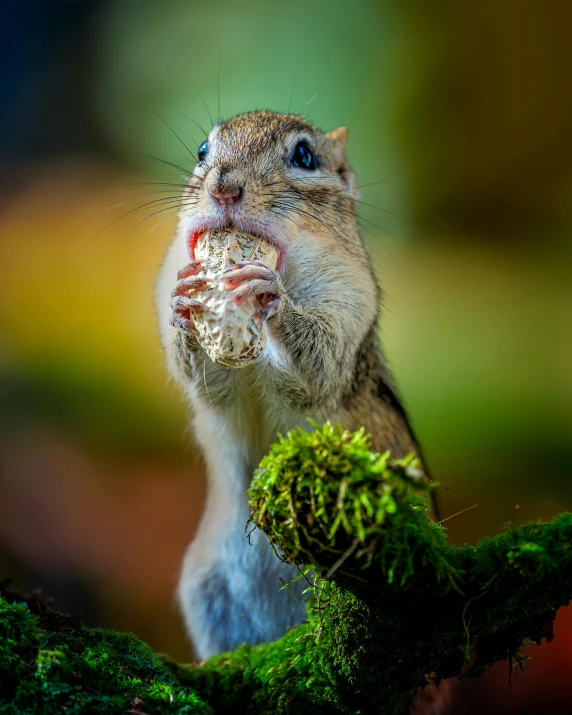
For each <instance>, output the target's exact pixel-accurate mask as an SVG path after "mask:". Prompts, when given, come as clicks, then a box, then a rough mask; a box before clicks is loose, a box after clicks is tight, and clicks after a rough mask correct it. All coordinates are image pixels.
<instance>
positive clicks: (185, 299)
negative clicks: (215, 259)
mask: <svg viewBox="0 0 572 715" xmlns="http://www.w3.org/2000/svg"><path fill="white" fill-rule="evenodd" d="M201 268H202V263H201V261H191V263H189V265H187V266H185V268H183V269H182V270H180V271H179V272H178V274H177V283H176V285H175V288H174V289H173V291H172V292H171V308H172V310H173V313H172V314H171V318H170V321H169V322H170V323H171V325H173V326H174V327H175V328H180V329H181V330H184V331H185V332H187V333H191V334H192V335H195V336H196V335H197V329H196V326H195V324H194V322H193V319H192V318H191V310H193V312H202V311H204V310H206V306H205V305H204V304H203V303H201V302H200V301H198V300H196V299H195V298H194V293H195V292H196V291H202V290H206V288H207V287H208V285H209V280H208V279H207V278H203V277H202V276H199V275H198V273H199V272H200V270H201Z"/></svg>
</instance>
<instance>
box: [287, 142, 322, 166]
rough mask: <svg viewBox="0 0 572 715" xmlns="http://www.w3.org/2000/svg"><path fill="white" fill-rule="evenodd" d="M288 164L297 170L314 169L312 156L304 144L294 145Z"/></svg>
mask: <svg viewBox="0 0 572 715" xmlns="http://www.w3.org/2000/svg"><path fill="white" fill-rule="evenodd" d="M290 163H291V164H292V166H297V167H298V168H299V169H308V170H309V171H312V170H314V169H315V168H316V160H315V158H314V154H313V153H312V150H311V149H310V147H309V146H308V145H307V144H306V142H298V144H296V147H295V148H294V153H293V154H292V158H291V159H290Z"/></svg>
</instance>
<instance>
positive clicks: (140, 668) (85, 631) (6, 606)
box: [0, 598, 212, 715]
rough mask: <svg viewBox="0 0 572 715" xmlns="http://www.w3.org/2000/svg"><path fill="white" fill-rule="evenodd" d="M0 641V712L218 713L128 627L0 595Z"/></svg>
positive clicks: (35, 714)
mask: <svg viewBox="0 0 572 715" xmlns="http://www.w3.org/2000/svg"><path fill="white" fill-rule="evenodd" d="M0 643H1V647H0V713H7V714H8V713H9V714H10V715H16V714H17V715H27V714H28V713H29V714H30V715H44V714H45V715H51V714H52V713H58V714H59V713H82V714H83V713H109V714H112V713H125V712H127V711H131V710H133V709H136V708H138V709H139V710H140V711H141V712H145V713H148V715H153V714H154V713H173V714H174V713H177V714H181V715H182V713H188V715H207V714H209V713H211V712H212V711H211V709H210V708H209V707H207V706H206V705H205V704H204V703H203V701H202V700H201V699H200V698H199V697H198V696H197V695H196V694H195V692H194V691H193V690H190V689H189V688H185V687H183V686H181V685H180V683H179V682H178V681H177V680H176V678H174V677H173V674H172V673H171V672H170V671H169V670H168V669H167V668H166V667H165V665H164V664H163V663H162V662H161V661H160V660H159V659H158V658H157V656H156V655H155V654H154V653H153V652H152V651H151V649H150V648H149V647H148V646H147V645H145V644H144V643H142V642H141V641H139V640H138V639H137V638H135V636H132V635H131V634H128V633H117V632H115V631H106V630H102V629H98V628H96V629H90V628H86V627H85V626H83V625H82V624H81V622H80V621H79V619H77V618H74V617H72V616H66V615H64V614H60V613H57V612H56V611H52V610H50V609H43V610H42V612H41V613H40V615H39V616H34V615H32V614H31V613H30V611H29V609H28V606H27V604H26V603H8V602H7V601H6V600H4V599H2V598H0Z"/></svg>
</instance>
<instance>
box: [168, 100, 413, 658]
mask: <svg viewBox="0 0 572 715" xmlns="http://www.w3.org/2000/svg"><path fill="white" fill-rule="evenodd" d="M346 140H347V129H346V128H345V127H340V128H339V129H336V130H335V131H332V132H329V133H323V132H321V131H319V130H318V129H316V127H314V126H312V125H311V124H310V123H308V122H307V121H306V120H305V119H303V118H302V117H300V116H295V115H292V114H277V113H274V112H270V111H255V112H250V113H247V114H243V115H241V116H238V117H236V118H233V119H230V120H228V121H224V122H221V123H220V124H217V125H216V126H214V127H213V129H212V131H211V132H210V134H209V136H208V139H207V140H206V141H205V142H204V143H203V144H202V145H201V146H200V147H199V150H198V164H197V166H196V169H195V171H194V174H193V176H192V177H191V178H190V180H189V182H188V186H187V188H186V190H185V193H184V196H183V199H182V203H181V209H180V212H179V227H178V231H177V234H176V237H175V239H174V240H173V242H172V244H171V246H170V248H169V250H168V254H167V257H166V260H165V262H164V265H163V267H162V269H161V272H160V278H159V284H158V309H159V317H160V329H161V334H162V340H163V343H164V346H165V349H166V355H167V360H168V366H169V369H170V372H171V374H172V375H173V376H174V377H175V379H176V380H177V381H178V382H179V383H180V384H181V385H182V387H183V389H184V391H185V393H186V395H187V397H188V398H189V400H190V403H191V405H192V408H193V409H192V412H193V416H192V425H193V428H194V434H195V436H196V439H197V441H198V444H199V446H200V448H201V450H202V452H203V454H204V457H205V460H206V465H207V471H208V495H207V502H206V508H205V511H204V515H203V518H202V520H201V522H200V526H199V528H198V532H197V534H196V536H195V538H194V540H193V541H192V543H191V545H190V546H189V548H188V551H187V553H186V556H185V559H184V563H183V567H182V573H181V577H180V582H179V586H178V599H179V602H180V606H181V609H182V612H183V615H184V619H185V621H186V625H187V629H188V632H189V634H190V636H191V639H192V642H193V644H194V648H195V651H196V654H197V655H198V657H199V658H201V659H204V658H207V657H209V656H211V655H214V654H216V653H220V652H223V651H226V650H230V649H234V648H235V647H236V646H238V645H239V644H241V643H245V642H246V643H249V644H255V643H259V642H265V641H270V640H274V639H276V638H278V637H280V636H281V635H283V634H284V632H285V631H286V630H287V628H288V627H289V626H294V625H297V624H298V623H300V622H301V621H302V620H303V619H304V617H305V610H304V605H303V600H304V598H303V595H302V592H303V590H304V588H305V586H306V584H305V583H304V582H303V580H302V581H297V582H294V583H292V584H290V585H289V587H288V588H286V589H283V590H282V586H283V584H284V583H285V582H288V581H290V580H291V579H292V578H293V577H294V576H295V575H296V573H297V572H296V570H295V569H294V568H293V567H291V566H290V565H287V564H284V563H282V562H281V561H280V560H279V559H278V558H277V557H276V555H275V554H274V552H273V550H272V548H271V546H270V543H269V542H268V539H267V537H266V536H265V535H264V534H263V533H262V532H260V531H259V530H256V531H254V533H252V535H251V537H250V540H248V539H247V538H246V534H245V525H246V522H247V519H248V516H249V510H248V505H247V489H248V487H249V484H250V480H251V478H252V476H253V473H254V471H255V469H256V468H257V466H258V464H259V462H260V460H261V458H262V457H263V456H264V455H265V454H266V453H267V452H268V449H269V447H270V445H271V444H272V443H273V442H274V441H276V439H277V436H278V434H279V433H282V434H285V433H287V432H288V431H289V430H291V429H293V428H295V427H303V428H306V429H311V427H310V426H309V424H308V418H312V419H313V420H315V421H316V422H319V423H323V422H325V421H326V420H330V421H331V422H333V423H338V422H339V423H341V424H342V425H343V426H344V427H345V428H347V429H348V430H356V429H358V428H360V427H362V426H364V427H365V429H366V430H367V432H369V433H371V435H372V448H373V449H374V450H376V451H379V452H383V451H385V450H388V449H389V450H391V453H392V455H393V456H395V457H403V456H405V455H407V454H409V453H410V452H414V453H416V454H417V455H418V456H420V452H419V447H418V445H417V441H416V439H415V436H414V433H413V431H412V430H411V427H410V425H409V421H408V419H407V415H406V413H405V410H404V409H403V406H402V404H401V402H400V400H399V397H398V395H397V392H396V389H395V385H394V383H393V380H392V378H391V375H390V373H389V370H388V368H387V365H386V361H385V358H384V355H383V353H382V351H381V349H380V347H379V344H378V339H377V322H378V314H379V302H380V289H379V286H378V284H377V281H376V278H375V275H374V271H373V269H372V265H371V261H370V259H369V257H368V254H367V252H366V249H365V247H364V244H363V241H362V239H361V237H360V231H359V226H358V218H357V211H356V201H357V198H358V191H357V184H356V177H355V174H354V173H353V171H352V170H351V168H350V167H349V165H348V162H347V160H346V158H345V145H346ZM220 228H234V229H236V230H242V231H247V232H249V233H251V234H254V235H258V236H260V237H262V238H264V239H265V240H267V241H268V242H270V243H272V244H273V245H274V246H275V247H276V248H277V250H278V254H279V260H278V266H277V270H272V269H271V268H268V267H267V266H265V265H263V264H261V263H242V264H237V265H235V266H233V270H229V271H226V272H225V273H224V274H223V276H222V277H221V280H222V281H223V284H224V286H225V288H226V289H227V290H228V299H229V300H235V301H241V300H244V299H245V298H246V297H250V296H256V297H257V299H258V301H259V303H260V311H261V316H262V317H263V319H264V320H265V321H266V326H267V334H268V341H267V344H266V347H265V348H264V351H263V353H262V355H261V357H260V358H259V359H258V360H257V361H256V362H255V363H253V364H252V365H250V366H248V367H243V368H241V369H229V368H225V367H222V366H221V365H218V364H215V363H214V362H212V361H211V360H210V359H209V358H208V357H207V355H206V353H205V352H204V351H203V350H202V349H201V347H200V346H199V344H198V342H197V338H196V331H195V325H194V323H193V321H192V319H191V314H190V309H191V308H192V309H193V311H194V312H195V314H196V311H198V310H200V309H201V304H200V302H199V301H197V299H196V294H197V292H198V291H199V290H203V289H204V288H205V283H206V280H207V279H205V278H204V277H202V276H199V275H198V274H199V272H200V270H201V264H200V262H199V261H196V260H190V257H189V237H191V236H196V235H200V233H201V232H204V231H207V230H212V229H220Z"/></svg>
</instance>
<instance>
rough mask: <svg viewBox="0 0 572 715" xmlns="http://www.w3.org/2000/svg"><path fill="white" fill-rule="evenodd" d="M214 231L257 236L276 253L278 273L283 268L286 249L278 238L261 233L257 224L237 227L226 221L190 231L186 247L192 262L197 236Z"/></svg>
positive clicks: (209, 223) (202, 225) (204, 225)
mask: <svg viewBox="0 0 572 715" xmlns="http://www.w3.org/2000/svg"><path fill="white" fill-rule="evenodd" d="M215 229H225V230H227V231H244V232H246V233H249V234H251V235H252V236H257V237H258V238H261V239H262V240H263V241H266V242H267V243H270V244H271V245H272V246H274V247H275V248H276V250H277V251H278V265H277V266H276V269H277V271H278V272H279V273H280V271H281V270H282V269H283V268H284V264H285V262H286V249H285V246H284V244H283V242H282V241H280V239H279V238H277V237H276V236H273V235H271V234H269V233H267V232H266V231H263V230H262V231H261V230H260V227H259V226H258V225H257V224H250V223H248V224H246V223H245V224H242V225H237V224H236V223H233V222H229V221H226V222H224V223H220V222H216V221H213V222H212V223H211V222H206V223H204V224H201V226H200V227H199V228H197V229H196V230H194V231H191V233H190V234H189V238H188V242H187V245H188V250H189V255H190V257H191V260H192V261H194V260H195V246H196V245H197V241H198V239H199V236H202V234H203V233H206V232H207V231H213V230H215Z"/></svg>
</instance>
